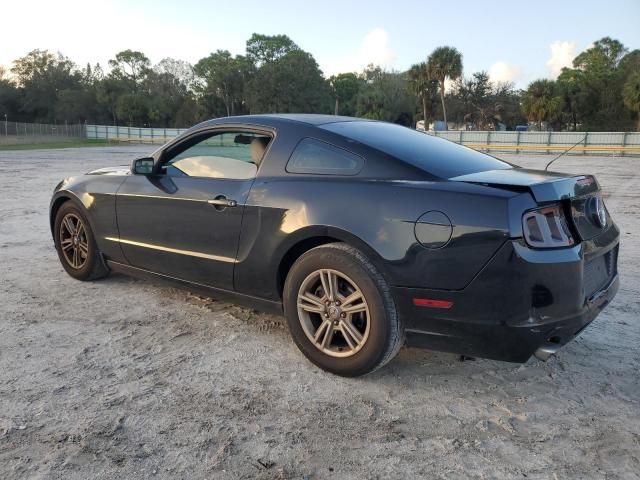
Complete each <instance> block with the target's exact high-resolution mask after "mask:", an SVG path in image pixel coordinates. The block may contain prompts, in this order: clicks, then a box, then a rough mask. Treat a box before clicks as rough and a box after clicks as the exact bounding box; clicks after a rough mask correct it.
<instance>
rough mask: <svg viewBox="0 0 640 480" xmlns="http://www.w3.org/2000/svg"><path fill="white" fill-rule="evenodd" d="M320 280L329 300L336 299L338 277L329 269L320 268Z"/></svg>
mask: <svg viewBox="0 0 640 480" xmlns="http://www.w3.org/2000/svg"><path fill="white" fill-rule="evenodd" d="M320 281H321V282H322V289H323V290H324V294H325V295H326V296H327V297H328V298H329V301H331V302H333V301H334V300H336V298H337V297H336V295H337V293H338V279H337V277H336V275H335V274H334V273H333V272H332V271H331V270H322V271H321V272H320Z"/></svg>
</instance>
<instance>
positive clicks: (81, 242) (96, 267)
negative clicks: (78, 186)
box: [53, 202, 109, 280]
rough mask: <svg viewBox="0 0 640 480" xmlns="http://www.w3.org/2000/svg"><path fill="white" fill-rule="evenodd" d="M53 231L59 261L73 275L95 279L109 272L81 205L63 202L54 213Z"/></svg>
mask: <svg viewBox="0 0 640 480" xmlns="http://www.w3.org/2000/svg"><path fill="white" fill-rule="evenodd" d="M53 233H54V239H55V245H56V250H57V251H58V257H59V258H60V263H62V267H63V268H64V269H65V271H66V272H67V273H68V274H69V275H71V276H72V277H73V278H76V279H78V280H95V279H97V278H101V277H104V276H106V275H107V274H108V273H109V271H108V270H107V268H106V267H105V266H104V264H103V262H102V258H101V255H100V252H99V250H98V246H97V245H96V242H95V239H94V237H93V232H92V231H91V227H90V226H89V222H88V221H87V218H86V216H85V214H84V212H82V210H80V208H78V207H76V206H75V205H74V204H72V203H71V202H66V203H64V204H63V205H62V206H61V207H60V210H58V213H57V214H56V219H55V223H54V232H53Z"/></svg>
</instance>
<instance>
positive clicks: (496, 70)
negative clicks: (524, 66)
mask: <svg viewBox="0 0 640 480" xmlns="http://www.w3.org/2000/svg"><path fill="white" fill-rule="evenodd" d="M521 76H522V70H520V68H519V67H517V66H515V65H510V64H508V63H507V62H503V61H499V62H496V63H494V64H493V65H491V67H489V78H490V79H491V81H492V82H516V81H518V80H519V79H520V77H521Z"/></svg>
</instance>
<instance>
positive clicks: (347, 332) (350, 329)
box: [340, 320, 362, 348]
mask: <svg viewBox="0 0 640 480" xmlns="http://www.w3.org/2000/svg"><path fill="white" fill-rule="evenodd" d="M340 327H341V331H342V335H343V336H344V339H345V340H346V342H347V343H348V344H349V346H350V347H351V348H356V347H357V346H359V345H360V343H362V334H361V333H360V332H359V331H358V329H357V328H356V327H355V326H354V325H353V324H352V323H351V322H350V321H348V320H343V321H341V322H340Z"/></svg>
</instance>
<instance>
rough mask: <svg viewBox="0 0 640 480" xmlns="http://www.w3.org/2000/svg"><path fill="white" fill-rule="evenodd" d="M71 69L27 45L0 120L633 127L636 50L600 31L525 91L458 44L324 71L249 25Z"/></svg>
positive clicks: (637, 117) (0, 97)
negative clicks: (321, 119)
mask: <svg viewBox="0 0 640 480" xmlns="http://www.w3.org/2000/svg"><path fill="white" fill-rule="evenodd" d="M108 67H109V69H108V72H107V71H105V70H104V69H103V68H102V66H101V65H100V64H95V65H91V64H87V65H86V66H85V67H84V68H80V67H78V66H77V65H76V64H75V63H74V62H73V61H72V60H71V59H69V58H68V57H65V56H64V55H62V54H60V53H52V52H50V51H47V50H34V51H31V52H29V53H28V54H27V55H25V56H24V57H21V58H18V59H16V60H15V61H14V62H13V66H12V67H11V68H10V70H9V71H7V70H6V69H4V68H2V67H0V121H1V120H3V118H2V117H3V115H6V117H5V118H9V119H10V120H12V121H24V122H41V123H64V122H68V123H77V122H81V123H82V122H90V123H98V124H113V125H132V126H140V125H146V126H154V127H185V126H190V125H193V124H195V123H197V122H199V121H201V120H204V119H207V118H212V117H220V116H231V115H242V114H250V113H251V114H256V113H270V112H281V113H287V112H307V113H334V114H341V115H351V116H357V117H364V118H370V119H378V120H385V121H390V122H395V123H400V124H403V125H407V126H414V125H415V123H416V121H418V120H424V121H425V124H426V125H429V124H430V123H432V122H434V121H435V120H443V121H444V124H445V125H446V124H447V122H448V124H452V123H453V124H456V126H457V127H458V128H463V129H477V130H489V129H498V128H501V129H504V128H506V129H513V128H515V127H516V125H522V124H527V123H528V124H529V125H531V126H532V127H534V128H535V127H537V128H553V129H555V130H583V131H586V130H590V131H607V130H609V131H611V130H622V131H627V130H633V129H638V130H640V50H633V51H629V49H628V48H626V47H625V46H624V45H623V44H622V43H620V42H619V41H617V40H614V39H611V38H609V37H605V38H603V39H600V40H598V41H596V42H595V43H594V44H593V45H592V46H591V47H590V48H588V49H587V50H585V51H584V52H582V53H580V54H579V55H578V56H577V57H576V58H575V59H574V61H573V66H572V67H571V68H564V69H563V70H562V73H561V74H560V75H559V77H558V78H557V79H556V80H549V79H540V80H535V81H533V82H532V83H531V84H530V85H529V86H528V88H526V89H524V90H517V89H515V87H514V85H513V84H512V83H509V82H504V83H501V82H493V81H491V79H490V77H489V75H488V73H487V72H486V71H480V72H475V73H472V74H471V75H470V76H463V61H462V54H461V53H460V52H459V51H457V50H456V49H455V48H453V47H447V46H444V47H439V48H436V49H435V50H434V51H433V52H432V53H431V54H430V55H429V56H428V57H427V58H426V60H425V61H424V62H421V63H417V64H415V65H413V66H412V67H411V68H410V69H408V70H407V71H404V72H402V71H388V70H385V69H382V68H381V67H379V66H375V65H370V66H368V67H367V68H366V69H364V71H362V72H359V73H341V74H338V75H334V76H331V77H330V78H325V77H324V76H323V73H322V71H321V70H320V68H319V66H318V64H317V62H316V61H315V59H314V58H313V56H312V55H311V54H310V53H309V52H305V51H304V50H302V49H301V48H300V47H299V46H298V45H297V44H296V43H295V42H294V41H293V40H292V39H291V38H289V37H288V36H286V35H273V36H269V35H260V34H253V35H252V36H251V38H250V39H249V40H248V41H247V43H246V51H245V54H244V55H232V54H231V53H230V52H229V51H227V50H217V51H215V52H213V53H211V54H210V55H208V56H207V57H205V58H202V59H200V60H199V61H198V62H197V63H196V64H195V65H191V64H189V63H187V62H185V61H182V60H177V59H172V58H165V59H163V60H161V61H160V62H159V63H158V64H156V65H152V64H151V61H150V60H149V58H148V57H146V56H145V55H144V54H143V53H142V52H138V51H133V50H124V51H122V52H119V53H117V54H116V55H115V56H114V58H113V59H111V60H109V64H108Z"/></svg>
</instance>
